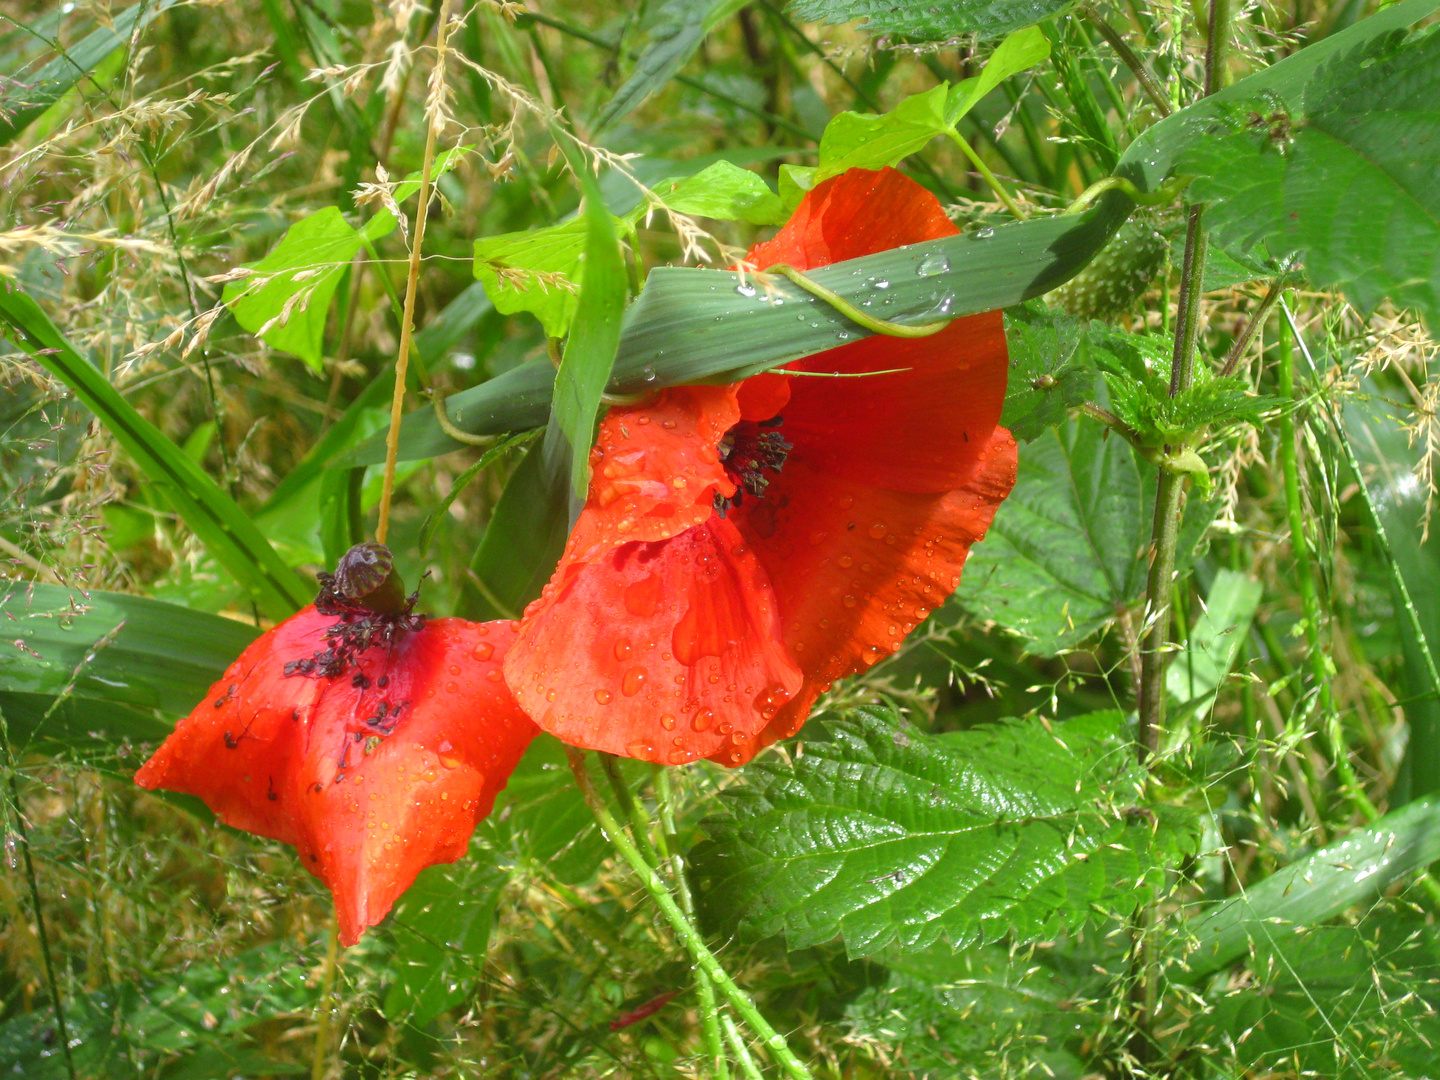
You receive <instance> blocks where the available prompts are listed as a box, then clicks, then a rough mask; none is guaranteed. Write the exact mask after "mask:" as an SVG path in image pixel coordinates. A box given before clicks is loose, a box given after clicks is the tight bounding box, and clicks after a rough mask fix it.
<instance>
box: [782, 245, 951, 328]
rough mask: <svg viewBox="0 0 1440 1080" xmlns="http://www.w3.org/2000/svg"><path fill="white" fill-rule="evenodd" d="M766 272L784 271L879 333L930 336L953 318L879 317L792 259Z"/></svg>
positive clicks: (844, 313) (790, 277) (852, 319)
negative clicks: (912, 320) (926, 320)
mask: <svg viewBox="0 0 1440 1080" xmlns="http://www.w3.org/2000/svg"><path fill="white" fill-rule="evenodd" d="M765 273H767V274H781V275H783V276H785V277H787V278H789V279H790V280H791V281H793V282H794V283H795V284H796V285H799V286H800V288H802V289H804V290H805V291H806V292H808V293H809V294H810V295H811V296H815V297H818V298H819V299H821V300H824V301H825V302H826V303H827V304H829V305H830V306H831V307H833V308H834V309H835V310H836V311H838V312H840V314H841V315H844V316H845V317H846V318H847V319H849V320H850V321H851V322H853V323H859V324H860V325H861V326H863V327H864V328H865V329H866V330H870V331H873V332H874V333H877V334H885V335H887V336H888V337H902V338H922V337H929V336H930V335H931V334H938V333H939V332H940V331H941V330H944V329H945V327H947V326H949V325H950V323H951V321H952V320H950V319H943V320H941V321H940V322H929V323H913V324H906V323H896V322H890V321H889V320H888V319H877V318H876V317H875V316H874V315H869V314H866V313H865V312H863V311H861V310H860V309H859V308H857V307H856V306H855V305H854V304H852V303H850V301H849V300H846V299H845V298H844V297H843V296H841V295H840V294H839V293H836V292H831V291H830V290H829V289H827V288H826V287H825V286H824V285H821V284H820V283H819V282H817V281H815V280H813V279H811V278H808V277H806V276H805V275H804V274H802V273H801V272H800V271H799V270H797V269H795V267H793V266H791V265H790V264H789V263H776V264H775V265H774V266H771V267H769V268H768V269H766V270H765Z"/></svg>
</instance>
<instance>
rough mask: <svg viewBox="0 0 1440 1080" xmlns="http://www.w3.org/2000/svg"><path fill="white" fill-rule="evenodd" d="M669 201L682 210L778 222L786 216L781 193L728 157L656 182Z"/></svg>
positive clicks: (752, 221) (723, 217) (731, 218)
mask: <svg viewBox="0 0 1440 1080" xmlns="http://www.w3.org/2000/svg"><path fill="white" fill-rule="evenodd" d="M654 191H655V194H657V195H659V196H660V197H661V198H662V199H664V200H665V205H666V206H669V207H670V208H671V209H672V210H677V211H679V212H680V213H682V214H695V215H697V216H699V217H708V218H718V219H719V220H721V221H748V222H749V223H750V224H751V225H778V224H780V222H782V221H784V220H785V209H784V207H782V206H781V205H780V197H779V196H778V195H776V194H775V193H774V192H773V191H771V190H770V188H769V185H767V184H766V183H765V181H764V180H763V179H761V177H760V176H759V175H758V174H756V173H753V172H751V171H750V170H749V169H742V168H740V166H739V165H734V164H732V163H731V162H728V161H717V162H715V164H713V165H710V166H708V167H707V168H705V169H704V170H702V171H701V172H698V173H696V174H695V175H694V176H687V177H685V178H684V179H682V180H667V181H664V182H662V183H659V184H657V185H655V188H654Z"/></svg>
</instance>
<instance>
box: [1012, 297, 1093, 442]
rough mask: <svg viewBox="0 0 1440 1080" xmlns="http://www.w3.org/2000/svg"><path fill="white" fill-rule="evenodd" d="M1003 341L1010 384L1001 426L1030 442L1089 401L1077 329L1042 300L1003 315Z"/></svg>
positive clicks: (1088, 372)
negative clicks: (1004, 341)
mask: <svg viewBox="0 0 1440 1080" xmlns="http://www.w3.org/2000/svg"><path fill="white" fill-rule="evenodd" d="M1005 340H1006V343H1007V344H1008V346H1009V351H1010V382H1009V385H1008V386H1007V387H1006V390H1005V410H1004V412H1002V413H1001V414H1000V423H1001V424H1002V425H1003V426H1004V427H1007V428H1009V429H1010V434H1012V435H1014V436H1015V438H1017V439H1020V440H1021V441H1023V442H1030V441H1031V440H1032V439H1036V438H1039V437H1040V435H1042V434H1043V433H1044V432H1045V431H1046V430H1047V429H1048V428H1053V427H1056V426H1057V425H1059V424H1062V423H1064V421H1065V417H1066V416H1068V415H1069V413H1070V410H1071V409H1073V408H1074V407H1075V406H1077V405H1079V404H1081V403H1082V402H1084V401H1085V400H1087V399H1088V398H1089V397H1090V396H1091V394H1092V392H1093V387H1094V385H1095V372H1094V370H1093V369H1092V368H1090V367H1089V366H1088V365H1087V364H1086V363H1085V361H1084V359H1083V356H1082V354H1081V353H1080V349H1079V346H1080V343H1081V340H1082V334H1081V330H1080V324H1079V323H1078V322H1076V320H1075V319H1073V318H1071V317H1070V316H1069V315H1066V314H1065V313H1064V312H1063V311H1061V310H1059V309H1058V308H1050V307H1046V306H1045V303H1044V302H1043V301H1041V300H1031V301H1029V302H1027V303H1025V304H1020V305H1017V306H1015V307H1013V308H1007V309H1006V311H1005Z"/></svg>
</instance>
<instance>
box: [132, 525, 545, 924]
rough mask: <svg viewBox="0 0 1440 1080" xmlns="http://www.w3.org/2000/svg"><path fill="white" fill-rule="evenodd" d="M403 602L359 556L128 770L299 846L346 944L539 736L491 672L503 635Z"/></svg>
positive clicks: (497, 670) (230, 821)
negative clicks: (330, 901) (330, 899)
mask: <svg viewBox="0 0 1440 1080" xmlns="http://www.w3.org/2000/svg"><path fill="white" fill-rule="evenodd" d="M413 607H414V597H413V596H412V597H410V598H409V599H408V600H407V598H406V597H405V596H404V592H403V589H402V588H401V587H400V585H399V579H398V577H397V576H396V575H395V574H394V572H393V570H392V568H391V562H390V554H389V552H388V551H386V550H385V549H384V548H383V547H381V546H380V545H378V544H363V545H359V546H357V547H355V548H352V549H351V550H350V551H349V552H348V553H347V554H346V556H345V557H344V558H342V559H341V562H340V565H339V567H338V568H337V570H336V573H335V575H334V576H333V577H331V576H330V575H326V574H322V575H321V591H320V595H319V597H318V598H317V599H316V602H315V604H314V605H312V606H310V607H307V608H305V609H304V610H302V611H300V612H299V613H297V614H296V615H294V616H292V617H291V618H289V619H287V620H286V621H285V622H283V623H281V624H280V625H279V626H277V627H275V628H274V629H273V630H271V631H269V632H268V633H266V634H264V635H263V636H261V637H260V638H258V639H256V640H255V641H254V642H253V643H252V644H251V645H250V646H249V647H248V648H247V649H246V650H245V651H244V652H243V653H241V655H240V658H239V659H237V660H236V661H235V662H234V663H233V664H231V665H230V668H229V670H227V671H226V672H225V675H224V677H223V678H221V680H220V681H219V682H217V683H216V684H215V685H214V686H213V687H211V688H210V693H209V694H207V695H206V698H205V700H204V701H202V702H201V703H200V704H199V705H197V706H196V707H195V710H194V711H193V712H192V713H191V714H190V715H189V716H188V717H186V718H185V719H184V720H182V721H180V723H179V724H178V725H177V726H176V728H175V731H174V733H173V734H172V735H171V736H170V737H169V738H168V739H166V740H165V742H164V743H163V744H162V745H161V747H160V749H159V750H157V751H156V752H155V754H154V756H153V757H151V758H150V760H149V761H147V762H146V763H145V765H144V766H143V767H142V768H141V769H140V771H139V772H138V773H136V775H135V782H136V783H138V784H139V785H140V786H141V787H145V788H167V789H169V790H171V791H182V792H187V793H189V794H192V795H198V796H199V797H200V798H201V799H202V800H204V802H205V804H206V805H207V806H208V807H210V809H211V810H213V811H214V812H215V814H216V816H217V817H218V818H219V819H220V820H221V821H223V822H224V823H225V824H227V825H232V826H234V827H235V828H237V829H244V830H245V831H247V832H252V833H256V834H258V835H260V836H264V837H269V838H270V839H273V840H279V841H281V842H283V843H286V844H291V845H293V846H294V847H295V848H296V849H297V850H298V852H299V854H300V858H301V860H302V862H303V863H304V864H305V867H306V869H308V870H309V871H310V872H311V873H313V874H315V875H316V876H317V877H319V878H320V880H321V881H323V882H324V883H325V884H326V885H327V886H328V887H329V889H330V891H331V893H332V894H333V895H334V898H335V910H336V915H337V917H338V920H339V930H340V940H341V941H342V942H343V943H344V944H346V945H353V944H354V943H355V942H356V941H357V940H359V938H360V935H361V933H362V932H363V931H364V930H365V928H366V927H369V926H373V925H374V924H376V923H378V922H379V921H380V920H381V919H383V918H384V917H385V915H386V914H387V913H388V912H389V910H390V908H391V906H392V905H393V904H394V902H395V901H396V899H398V898H399V896H400V894H401V893H403V892H404V891H405V890H406V889H407V888H409V886H410V884H411V882H413V881H414V880H415V876H416V875H417V874H418V873H419V872H420V871H421V870H423V869H424V868H425V867H427V866H430V865H431V864H433V863H443V862H454V861H455V860H456V859H458V858H460V857H461V856H462V855H464V854H465V849H466V846H467V845H468V843H469V840H470V835H471V833H473V832H474V831H475V826H476V825H477V824H478V823H479V822H480V820H481V819H482V818H484V817H485V815H486V814H488V813H489V812H490V808H491V807H492V806H493V805H494V802H495V796H496V795H497V794H499V792H500V791H501V789H502V788H504V786H505V782H506V780H508V779H509V776H510V773H511V772H512V771H513V770H514V768H515V764H516V762H518V761H519V759H520V756H521V754H523V753H524V752H525V747H526V746H527V745H528V744H529V742H530V740H531V738H532V737H533V736H534V735H535V733H536V729H535V726H534V725H533V724H531V723H530V721H529V720H528V719H527V718H526V717H525V715H524V714H523V713H522V712H521V711H520V710H519V708H518V707H517V706H516V704H515V701H514V699H513V698H512V697H511V695H510V692H509V690H508V689H507V688H506V686H505V682H504V678H503V676H502V674H501V663H502V661H503V660H504V657H505V653H506V650H507V649H508V648H509V647H510V644H511V642H512V640H513V637H514V630H513V629H512V624H510V623H508V622H496V623H472V622H467V621H465V620H463V619H427V618H425V617H424V616H422V615H416V614H414V612H413Z"/></svg>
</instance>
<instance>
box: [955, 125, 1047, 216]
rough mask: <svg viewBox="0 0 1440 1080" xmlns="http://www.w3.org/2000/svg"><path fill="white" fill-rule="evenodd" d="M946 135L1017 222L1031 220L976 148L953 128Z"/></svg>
mask: <svg viewBox="0 0 1440 1080" xmlns="http://www.w3.org/2000/svg"><path fill="white" fill-rule="evenodd" d="M945 134H947V135H949V136H950V138H951V139H952V140H953V141H954V142H955V145H956V146H958V147H960V152H961V153H962V154H964V155H965V156H966V157H967V158H969V159H970V164H971V165H974V166H975V171H976V172H978V173H979V174H980V175H981V176H982V177H984V178H985V183H987V184H989V185H990V190H991V191H993V192H995V195H996V197H997V198H998V199H999V200H1000V201H1001V202H1002V203H1004V204H1005V209H1006V210H1009V211H1010V213H1011V214H1012V215H1014V217H1015V220H1016V221H1024V220H1026V219H1027V218H1029V216H1030V215H1029V214H1027V213H1026V212H1025V208H1024V207H1022V206H1021V205H1020V204H1019V203H1017V202H1016V201H1015V199H1014V198H1013V197H1012V196H1011V195H1010V193H1009V192H1008V191H1006V190H1005V185H1003V184H1002V183H1000V181H999V180H997V179H996V178H995V174H994V173H993V172H991V171H990V167H989V166H988V165H986V164H985V162H984V161H983V160H981V158H980V155H979V154H977V153H976V152H975V148H974V147H973V146H971V145H970V144H969V143H968V142H966V141H965V137H964V136H963V135H961V134H960V133H959V132H958V131H956V130H955V129H954V128H951V129H950V130H949V131H947V132H946V133H945Z"/></svg>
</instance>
